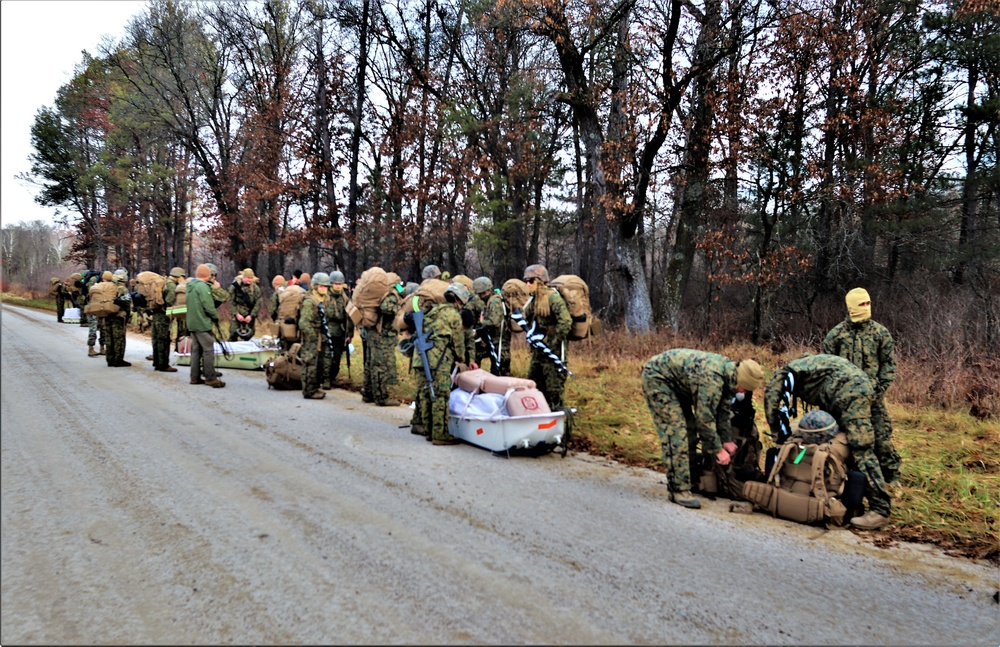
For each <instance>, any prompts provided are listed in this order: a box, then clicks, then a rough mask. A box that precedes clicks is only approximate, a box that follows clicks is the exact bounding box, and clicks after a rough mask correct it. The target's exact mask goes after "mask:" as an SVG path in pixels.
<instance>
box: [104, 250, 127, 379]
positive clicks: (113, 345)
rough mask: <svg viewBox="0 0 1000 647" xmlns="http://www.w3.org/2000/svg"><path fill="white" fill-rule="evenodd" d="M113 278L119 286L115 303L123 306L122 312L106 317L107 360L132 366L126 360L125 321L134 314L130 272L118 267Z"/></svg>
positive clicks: (109, 362)
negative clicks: (129, 284) (129, 285)
mask: <svg viewBox="0 0 1000 647" xmlns="http://www.w3.org/2000/svg"><path fill="white" fill-rule="evenodd" d="M112 280H113V281H114V282H115V284H116V285H117V286H118V292H117V294H116V296H115V303H117V304H118V307H119V308H121V312H119V313H118V314H116V315H109V316H107V317H104V326H105V328H104V331H105V332H106V333H107V337H108V344H107V349H106V350H107V355H106V356H105V360H106V361H107V364H108V366H111V367H123V366H132V364H131V362H126V361H125V323H126V322H127V321H128V320H129V317H130V316H131V314H132V309H131V305H132V300H131V298H130V297H129V290H128V287H127V285H128V274H127V273H126V272H125V270H123V269H117V270H115V273H114V274H113V275H112Z"/></svg>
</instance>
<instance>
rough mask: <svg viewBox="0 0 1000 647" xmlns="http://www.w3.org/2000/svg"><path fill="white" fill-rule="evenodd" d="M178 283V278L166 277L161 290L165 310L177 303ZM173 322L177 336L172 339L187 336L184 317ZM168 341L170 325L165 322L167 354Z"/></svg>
mask: <svg viewBox="0 0 1000 647" xmlns="http://www.w3.org/2000/svg"><path fill="white" fill-rule="evenodd" d="M178 283H179V281H178V277H176V276H168V277H167V284H166V286H164V288H163V304H164V306H165V308H170V307H173V305H174V304H175V303H177V284H178ZM174 321H176V322H177V336H176V337H175V338H174V339H176V340H178V341H179V340H180V338H181V337H184V336H185V335H187V320H186V319H185V318H184V317H175V318H174ZM169 341H170V324H169V321H168V322H167V342H168V349H167V350H168V352H169ZM174 350H177V346H176V342H175V345H174Z"/></svg>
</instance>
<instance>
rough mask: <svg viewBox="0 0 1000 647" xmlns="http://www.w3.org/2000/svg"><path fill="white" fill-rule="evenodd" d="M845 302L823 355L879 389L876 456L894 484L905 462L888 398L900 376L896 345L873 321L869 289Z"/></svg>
mask: <svg viewBox="0 0 1000 647" xmlns="http://www.w3.org/2000/svg"><path fill="white" fill-rule="evenodd" d="M844 300H845V301H846V302H847V318H846V319H845V320H844V321H841V322H840V323H839V324H837V325H836V326H834V327H833V329H832V330H830V332H828V333H827V335H826V338H825V339H824V340H823V352H824V353H826V354H828V355H839V356H840V357H843V358H845V359H848V360H850V361H851V362H853V363H854V365H855V366H857V367H858V368H860V369H861V370H862V371H864V372H865V374H866V375H868V378H869V379H870V380H871V382H872V386H873V387H874V390H875V395H874V397H872V403H871V415H872V427H873V429H874V431H875V455H876V456H877V457H878V462H879V467H880V468H881V469H882V476H883V477H884V479H885V482H886V483H892V482H893V481H895V480H896V478H897V477H898V476H899V467H900V462H901V461H900V458H899V453H898V452H897V451H896V448H895V446H893V444H892V420H891V419H890V418H889V412H888V410H887V409H886V407H885V399H884V396H885V392H886V390H888V388H889V385H891V384H892V381H893V380H894V379H895V377H896V354H895V342H894V341H893V339H892V334H890V333H889V330H888V329H887V328H886V327H885V326H883V325H882V324H880V323H878V322H877V321H873V320H872V301H871V297H870V296H869V295H868V291H867V290H865V289H864V288H854V289H853V290H851V291H850V292H848V293H847V296H846V297H845V298H844Z"/></svg>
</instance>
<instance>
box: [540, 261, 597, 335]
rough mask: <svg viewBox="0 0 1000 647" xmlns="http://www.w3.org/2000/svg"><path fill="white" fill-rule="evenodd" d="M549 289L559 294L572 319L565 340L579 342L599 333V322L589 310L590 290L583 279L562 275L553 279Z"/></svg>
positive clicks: (573, 275) (571, 275) (572, 275)
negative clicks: (551, 288)
mask: <svg viewBox="0 0 1000 647" xmlns="http://www.w3.org/2000/svg"><path fill="white" fill-rule="evenodd" d="M549 287H553V288H555V289H556V290H557V291H558V292H559V295H560V296H561V297H562V298H563V301H565V302H566V306H567V307H568V308H569V315H570V317H572V318H573V326H572V327H571V328H570V330H569V335H567V337H566V338H567V339H569V340H570V341H580V340H582V339H586V338H587V337H590V336H591V335H598V334H600V333H601V322H600V321H598V320H597V319H595V318H594V314H593V311H592V310H591V308H590V288H589V287H587V283H586V282H585V281H584V280H583V279H581V278H580V277H579V276H576V275H575V274H563V275H561V276H557V277H556V278H555V279H553V280H552V282H551V283H549Z"/></svg>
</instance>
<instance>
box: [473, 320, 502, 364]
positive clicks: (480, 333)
mask: <svg viewBox="0 0 1000 647" xmlns="http://www.w3.org/2000/svg"><path fill="white" fill-rule="evenodd" d="M476 335H477V337H476V341H477V342H480V341H481V342H485V343H486V345H487V347H488V348H489V350H490V361H491V362H492V366H500V351H498V350H497V347H496V345H495V344H494V343H493V338H492V336H491V335H490V333H489V331H488V330H486V327H485V326H480V327H479V328H476Z"/></svg>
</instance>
